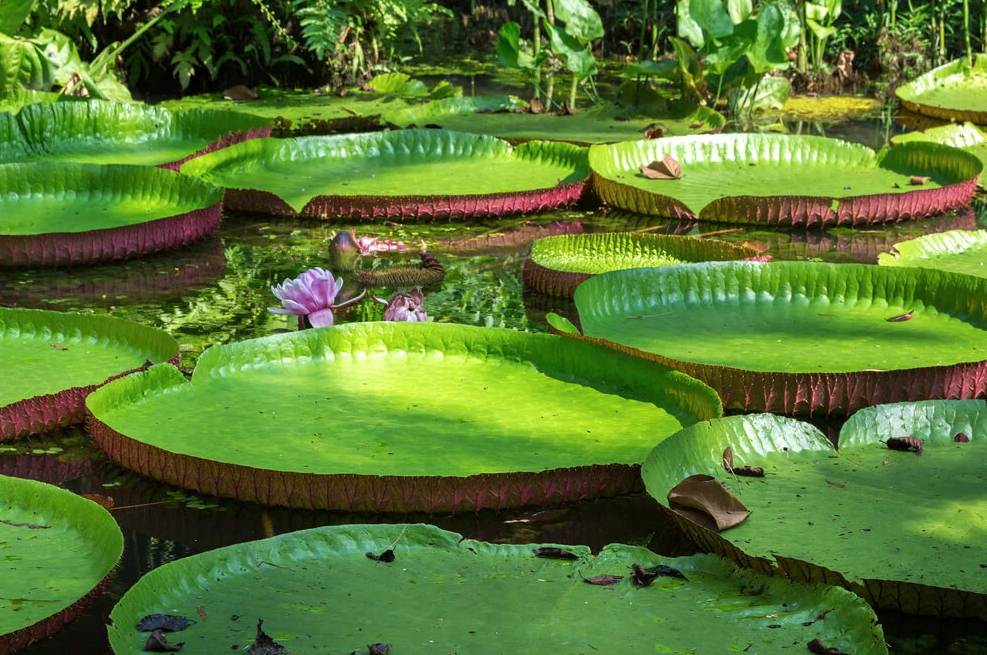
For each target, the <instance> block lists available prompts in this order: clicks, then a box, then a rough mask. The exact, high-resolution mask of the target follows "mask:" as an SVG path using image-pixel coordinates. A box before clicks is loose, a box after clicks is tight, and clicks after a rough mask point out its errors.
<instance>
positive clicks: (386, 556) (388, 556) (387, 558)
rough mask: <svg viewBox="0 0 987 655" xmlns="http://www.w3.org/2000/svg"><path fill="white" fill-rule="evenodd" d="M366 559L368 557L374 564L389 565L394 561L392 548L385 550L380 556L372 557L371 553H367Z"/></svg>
mask: <svg viewBox="0 0 987 655" xmlns="http://www.w3.org/2000/svg"><path fill="white" fill-rule="evenodd" d="M367 557H369V558H370V559H372V560H373V561H375V562H384V563H385V564H390V563H391V562H393V561H394V550H393V549H392V548H388V549H387V550H385V551H384V552H383V553H381V554H380V555H374V554H373V553H367Z"/></svg>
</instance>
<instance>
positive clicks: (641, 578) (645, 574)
mask: <svg viewBox="0 0 987 655" xmlns="http://www.w3.org/2000/svg"><path fill="white" fill-rule="evenodd" d="M631 570H632V571H633V572H634V575H633V577H632V579H633V580H634V584H636V585H637V586H639V587H647V586H648V585H650V584H651V583H652V582H654V581H655V580H656V579H657V578H658V576H660V575H667V576H669V577H671V578H679V579H680V580H688V578H687V577H685V576H684V575H682V571H679V570H678V569H673V568H672V567H671V566H665V565H664V564H659V565H658V566H652V567H650V568H647V569H646V568H644V567H642V566H641V565H640V564H632V565H631Z"/></svg>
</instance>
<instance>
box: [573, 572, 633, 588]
mask: <svg viewBox="0 0 987 655" xmlns="http://www.w3.org/2000/svg"><path fill="white" fill-rule="evenodd" d="M623 579H624V576H622V575H609V574H607V573H601V574H600V575H594V576H593V577H592V578H583V582H588V583H589V584H595V585H596V586H598V587H609V586H610V585H615V584H617V583H618V582H620V581H621V580H623Z"/></svg>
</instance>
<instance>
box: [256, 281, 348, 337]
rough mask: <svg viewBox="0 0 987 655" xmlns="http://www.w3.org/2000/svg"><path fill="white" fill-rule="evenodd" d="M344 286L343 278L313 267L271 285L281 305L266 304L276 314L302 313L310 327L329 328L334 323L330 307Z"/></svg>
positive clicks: (300, 314)
mask: <svg viewBox="0 0 987 655" xmlns="http://www.w3.org/2000/svg"><path fill="white" fill-rule="evenodd" d="M342 288H343V279H342V278H339V279H338V280H337V279H335V278H334V277H333V276H332V273H330V272H329V271H325V270H323V269H321V268H312V269H309V270H307V271H305V272H304V273H302V274H301V275H299V276H298V277H296V278H295V279H294V280H285V281H284V282H283V283H282V284H280V285H278V286H276V287H271V292H272V293H273V294H274V295H275V296H276V297H277V299H278V300H280V301H281V304H282V305H284V307H283V308H282V307H268V308H267V310H268V311H269V312H273V313H275V314H294V315H297V316H305V317H306V318H307V320H308V324H309V325H311V326H312V327H328V326H330V325H332V324H333V316H332V307H333V303H334V302H335V300H336V295H337V294H338V293H339V291H340V289H342Z"/></svg>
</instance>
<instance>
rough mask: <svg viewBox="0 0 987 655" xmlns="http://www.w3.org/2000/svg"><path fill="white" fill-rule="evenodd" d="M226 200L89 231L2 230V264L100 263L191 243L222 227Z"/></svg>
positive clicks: (13, 265)
mask: <svg viewBox="0 0 987 655" xmlns="http://www.w3.org/2000/svg"><path fill="white" fill-rule="evenodd" d="M222 208H223V206H222V203H221V202H218V203H216V204H215V205H212V206H210V207H205V208H203V209H196V210H194V211H190V212H186V213H184V214H178V215H176V216H169V217H167V218H161V219H158V220H155V221H148V222H146V223H138V224H136V225H127V226H124V227H114V228H108V229H105V230H91V231H89V232H52V233H48V234H32V235H16V236H0V268H18V267H34V266H75V265H80V264H81V265H88V264H99V263H104V262H111V261H119V260H123V259H132V258H135V257H143V256H146V255H151V254H154V253H157V252H161V251H163V250H170V249H171V248H180V247H182V246H187V245H189V244H191V243H193V242H195V241H198V240H199V239H203V238H205V237H207V236H209V235H210V234H212V233H213V232H215V231H216V228H217V227H219V220H220V217H221V215H222Z"/></svg>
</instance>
